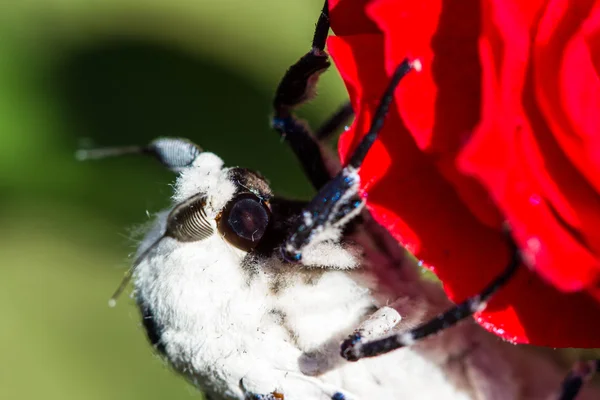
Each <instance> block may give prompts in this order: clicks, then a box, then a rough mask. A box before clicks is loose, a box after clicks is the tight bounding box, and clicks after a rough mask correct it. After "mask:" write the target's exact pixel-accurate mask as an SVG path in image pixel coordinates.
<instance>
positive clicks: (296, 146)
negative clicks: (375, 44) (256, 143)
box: [272, 1, 353, 190]
mask: <svg viewBox="0 0 600 400" xmlns="http://www.w3.org/2000/svg"><path fill="white" fill-rule="evenodd" d="M328 33H329V9H328V6H327V1H325V5H324V6H323V10H322V11H321V15H320V17H319V20H318V22H317V27H316V30H315V34H314V37H313V43H312V48H311V50H310V51H309V52H308V53H306V54H305V55H304V56H303V57H302V58H300V60H298V61H297V62H296V63H295V64H294V65H292V66H291V67H290V68H289V69H288V70H287V72H286V73H285V75H284V76H283V78H282V79H281V82H280V83H279V86H278V87H277V91H276V92H275V99H274V100H273V109H274V116H273V119H272V126H273V128H274V129H275V130H276V131H277V132H279V135H280V136H281V137H282V138H283V140H285V141H286V142H287V143H289V145H290V147H291V148H292V150H293V151H294V153H295V154H296V157H297V158H298V160H299V161H300V163H301V165H302V168H303V169H304V173H305V174H306V175H307V177H308V178H309V180H310V182H311V183H312V185H313V186H314V187H315V189H317V190H318V189H320V188H321V187H323V186H324V185H325V184H326V183H327V182H328V181H329V180H330V179H331V176H332V175H333V174H334V173H335V172H337V169H336V170H334V171H332V166H330V165H328V162H327V161H328V159H330V158H333V157H332V155H331V154H328V149H326V148H325V147H324V146H322V145H321V144H320V143H319V141H318V140H324V139H327V138H328V137H329V136H330V135H331V134H333V133H334V132H336V131H337V130H338V128H340V126H341V125H342V124H344V123H345V122H346V121H347V120H348V118H350V117H351V116H352V114H353V111H352V107H350V104H345V105H344V106H343V107H341V108H340V109H339V110H338V111H337V112H336V113H335V114H334V115H333V116H332V117H331V118H330V119H329V120H328V121H326V122H325V123H324V124H323V125H322V127H321V128H319V129H318V130H317V133H316V138H315V136H314V135H313V134H312V133H311V130H310V127H309V126H308V124H307V123H306V122H305V121H302V120H300V119H298V118H297V117H296V116H295V115H294V110H295V109H296V108H297V107H299V106H300V105H302V104H303V103H305V102H306V101H308V100H310V99H311V98H312V97H314V95H315V93H316V85H317V81H318V79H319V76H320V75H321V74H322V73H323V72H325V70H327V68H329V66H330V65H331V63H330V62H329V56H328V54H327V53H326V52H325V41H326V39H327V34H328ZM317 139H318V140H317ZM336 167H337V165H336Z"/></svg>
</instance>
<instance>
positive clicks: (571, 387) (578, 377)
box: [557, 360, 600, 400]
mask: <svg viewBox="0 0 600 400" xmlns="http://www.w3.org/2000/svg"><path fill="white" fill-rule="evenodd" d="M598 372H600V360H590V361H579V362H577V363H576V364H575V365H574V366H573V368H572V369H571V372H569V374H568V375H567V377H566V378H565V380H564V381H563V383H562V386H561V389H560V394H559V396H558V397H557V398H558V400H574V399H576V398H577V395H578V394H579V392H580V391H581V388H582V387H583V385H584V384H585V382H587V381H589V380H590V379H591V378H592V376H593V375H594V374H595V373H598Z"/></svg>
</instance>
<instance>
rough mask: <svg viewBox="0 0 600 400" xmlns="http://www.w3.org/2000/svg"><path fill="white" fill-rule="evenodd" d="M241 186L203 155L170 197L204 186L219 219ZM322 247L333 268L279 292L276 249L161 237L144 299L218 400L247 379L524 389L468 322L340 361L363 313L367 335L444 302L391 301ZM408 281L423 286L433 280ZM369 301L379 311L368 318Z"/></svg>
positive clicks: (303, 384) (268, 387)
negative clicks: (254, 257)
mask: <svg viewBox="0 0 600 400" xmlns="http://www.w3.org/2000/svg"><path fill="white" fill-rule="evenodd" d="M234 191H235V186H234V184H233V183H232V182H230V181H229V180H228V179H227V175H226V170H224V169H223V163H222V161H221V159H219V158H218V157H217V156H215V155H213V154H210V153H203V154H202V155H201V156H200V157H198V160H197V162H196V164H195V165H194V166H193V167H192V168H190V169H189V170H187V171H185V172H183V173H182V174H181V176H180V177H179V178H178V180H177V184H176V186H175V194H174V196H173V197H174V199H175V201H176V202H177V201H181V200H183V199H186V198H188V197H190V196H192V195H195V194H197V193H203V194H206V195H207V196H208V207H207V210H206V212H207V214H208V217H209V218H214V216H216V215H217V214H218V213H219V212H220V211H221V209H222V208H223V206H224V205H225V204H226V203H227V201H229V200H230V199H231V197H232V195H233V193H234ZM166 216H167V213H161V214H159V216H158V218H157V222H156V225H155V228H154V229H153V230H152V231H151V232H150V233H149V234H148V236H147V237H146V239H145V240H144V242H143V243H142V244H141V246H140V251H139V252H142V251H143V250H145V249H146V248H147V247H148V246H150V245H151V244H152V243H154V242H155V241H156V239H157V238H159V237H161V235H162V232H163V231H164V226H165V219H166ZM320 246H321V247H315V248H313V249H312V253H311V251H309V252H307V253H306V254H305V257H308V258H309V260H312V261H311V263H314V264H315V265H320V266H324V267H329V268H314V270H315V271H316V273H317V275H315V277H314V279H312V280H307V279H304V278H303V277H305V276H306V275H302V274H295V273H294V272H293V271H292V272H291V273H290V276H289V277H288V278H286V279H287V281H288V283H289V282H291V283H292V284H287V285H282V287H281V288H280V289H279V290H277V291H273V285H274V282H276V281H277V280H278V279H279V280H281V278H282V276H281V274H282V272H277V271H280V270H281V263H280V261H279V260H277V259H268V260H264V261H262V264H260V265H254V268H253V269H252V268H248V267H245V266H243V264H242V260H243V259H244V256H245V253H244V252H243V251H241V250H239V249H237V248H235V247H233V246H231V245H230V244H229V243H227V242H226V241H225V240H224V239H223V238H221V237H220V236H219V235H218V234H217V233H215V234H214V235H213V236H211V237H209V238H207V239H205V240H201V241H198V242H193V243H179V242H177V241H175V240H174V239H172V238H163V239H162V240H160V241H159V242H158V244H156V245H155V246H154V248H153V249H152V250H151V251H149V253H148V254H147V256H146V257H145V258H144V259H143V260H142V261H141V262H140V264H139V265H138V267H137V270H136V276H135V291H136V297H137V299H138V301H140V302H141V303H143V304H144V305H145V306H147V307H148V308H149V309H150V310H151V311H152V313H153V315H154V319H155V322H156V323H157V325H159V326H160V327H161V333H162V336H161V342H162V343H163V344H164V346H165V351H166V357H167V358H168V360H169V362H170V363H171V364H172V365H173V367H174V368H175V369H176V370H177V371H179V372H180V373H181V374H183V375H184V376H186V377H188V378H189V379H190V381H192V382H193V383H195V384H196V385H197V386H198V387H199V388H200V389H201V390H203V391H205V392H206V393H207V394H209V395H210V396H211V397H210V398H211V399H213V400H217V399H243V398H244V392H243V390H242V389H241V387H240V382H243V386H244V387H245V388H246V389H247V390H249V391H252V392H254V393H258V394H268V393H271V392H273V391H278V392H281V393H283V394H284V395H285V400H311V399H317V400H319V399H323V400H329V399H331V397H332V396H333V395H334V394H335V393H336V392H341V393H344V394H345V395H346V399H347V400H352V399H354V400H356V399H365V400H368V399H421V400H426V399H452V400H466V399H476V398H481V399H484V398H485V399H512V398H520V393H523V391H522V388H520V386H518V385H517V384H515V383H513V382H514V376H513V373H512V372H511V370H510V368H509V367H507V362H506V360H505V359H504V357H505V354H504V353H503V352H502V351H498V349H497V346H498V342H497V341H494V339H492V340H490V338H489V336H487V334H485V333H484V332H482V331H481V330H480V329H479V328H477V327H475V326H474V325H473V324H472V323H468V324H463V325H461V326H460V327H458V328H455V329H452V330H449V331H447V332H446V333H445V334H444V335H441V336H437V337H435V338H432V339H429V340H427V341H425V342H423V343H422V344H419V345H417V346H415V347H410V348H404V349H401V350H397V351H394V352H391V353H389V354H387V355H384V356H381V357H377V358H369V359H364V360H361V361H359V362H357V363H349V362H347V361H345V360H343V359H342V358H341V357H340V355H339V344H340V342H341V341H342V340H343V339H344V338H345V337H347V335H349V334H350V333H352V332H353V331H354V329H355V328H357V327H359V326H360V324H361V323H362V324H363V325H362V329H363V331H364V332H368V336H378V335H382V334H385V333H388V332H390V331H394V330H398V329H405V328H406V326H403V323H404V317H405V316H407V315H408V316H409V317H410V313H411V312H412V310H413V309H414V307H413V306H412V304H416V303H415V302H422V303H423V304H421V305H420V306H419V307H421V309H423V310H426V313H429V314H431V313H433V312H437V311H439V310H438V309H433V310H431V309H430V307H429V305H428V301H429V300H427V297H426V296H424V295H422V297H420V298H415V297H414V296H413V297H407V298H401V299H400V300H399V301H397V302H396V303H394V308H393V309H392V308H389V307H383V306H385V304H382V303H383V302H384V301H385V300H383V301H382V300H381V298H382V297H381V296H375V293H373V292H372V291H371V289H370V288H369V287H370V286H371V283H370V281H369V280H368V279H362V278H361V276H360V275H356V273H351V272H348V271H342V270H341V269H349V268H355V267H356V264H357V258H356V257H355V256H354V255H352V254H350V253H349V252H347V251H346V250H344V249H343V248H342V247H341V246H340V245H336V244H333V243H328V244H321V245H320ZM311 257H312V259H311ZM319 260H320V261H319ZM331 267H333V268H331ZM298 268H307V267H304V266H298ZM368 282H369V283H368ZM402 284H404V285H405V286H406V287H407V288H408V289H409V290H411V291H412V292H414V293H417V295H419V293H421V289H420V288H421V287H422V288H425V287H432V285H424V284H422V283H420V282H419V281H416V282H403V283H402ZM423 290H425V289H423ZM411 296H412V295H411ZM373 306H377V307H383V308H382V309H381V310H382V311H379V312H378V314H375V316H374V317H373V318H371V319H369V320H367V317H368V316H369V314H368V310H370V309H371V308H372V307H373ZM444 306H447V303H444ZM274 311H276V312H274ZM409 319H410V318H409ZM291 333H293V334H291ZM509 353H510V352H509ZM523 365H526V363H523ZM535 370H536V371H540V368H539V366H537V365H536V367H535ZM557 379H558V376H557ZM494 394H496V396H494ZM505 395H506V396H505ZM523 398H525V397H523Z"/></svg>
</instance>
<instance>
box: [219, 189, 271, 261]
mask: <svg viewBox="0 0 600 400" xmlns="http://www.w3.org/2000/svg"><path fill="white" fill-rule="evenodd" d="M270 219H271V213H270V211H269V209H268V208H267V206H266V205H265V204H264V203H263V202H262V201H261V200H260V199H259V198H258V197H256V196H255V195H253V194H250V193H244V194H241V195H238V196H236V197H235V198H234V199H233V200H231V201H230V202H229V203H228V204H227V205H226V206H225V210H224V211H223V214H222V215H221V218H220V219H219V222H218V228H219V231H220V232H221V234H222V235H223V237H224V238H225V240H227V241H228V242H229V243H231V244H232V245H234V246H236V247H238V248H240V249H242V250H245V251H249V250H251V249H253V248H255V247H256V246H257V245H258V243H259V242H260V239H261V238H262V237H263V235H264V234H265V231H266V230H267V226H268V225H269V220H270Z"/></svg>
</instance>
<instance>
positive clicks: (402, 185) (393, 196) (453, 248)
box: [328, 1, 600, 347]
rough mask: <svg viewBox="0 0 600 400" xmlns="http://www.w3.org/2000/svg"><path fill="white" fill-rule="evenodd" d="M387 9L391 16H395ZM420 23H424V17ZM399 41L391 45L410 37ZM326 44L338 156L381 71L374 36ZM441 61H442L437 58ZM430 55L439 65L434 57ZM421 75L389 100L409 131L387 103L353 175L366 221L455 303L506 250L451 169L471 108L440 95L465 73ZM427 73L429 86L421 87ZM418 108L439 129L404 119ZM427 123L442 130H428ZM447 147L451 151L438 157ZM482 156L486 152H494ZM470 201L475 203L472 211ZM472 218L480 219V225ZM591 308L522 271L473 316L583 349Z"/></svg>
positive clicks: (591, 332)
mask: <svg viewBox="0 0 600 400" xmlns="http://www.w3.org/2000/svg"><path fill="white" fill-rule="evenodd" d="M383 3H384V2H383V1H382V4H383ZM384 15H385V14H384ZM388 15H394V16H395V18H396V17H398V15H400V14H398V13H395V14H388ZM394 21H396V20H394ZM380 23H381V21H380ZM382 25H383V24H382ZM395 25H396V26H400V25H403V24H400V23H396V24H395ZM424 25H427V24H426V23H425V22H424ZM390 29H391V25H390ZM396 29H397V28H396ZM386 32H387V30H386ZM336 33H338V34H339V32H336ZM430 36H431V35H430ZM410 37H411V38H412V35H411V36H410ZM403 39H404V40H403V41H402V42H401V43H400V44H398V45H399V46H404V45H405V44H404V43H406V42H410V41H407V40H405V38H403ZM448 40H450V39H448ZM328 45H329V50H330V52H331V54H332V57H333V59H334V61H335V62H336V65H337V66H338V68H339V70H340V73H341V74H342V77H343V78H344V80H345V81H346V84H347V86H348V90H349V92H350V96H351V100H352V102H353V105H354V107H355V111H356V112H357V115H358V117H357V120H356V121H355V123H354V124H353V127H352V129H351V130H350V131H349V132H347V133H346V134H344V135H343V136H342V138H341V140H340V153H341V157H342V159H344V158H345V157H346V156H347V155H348V153H349V152H350V151H351V149H352V148H353V147H354V145H355V144H356V141H357V140H358V135H361V134H364V132H366V128H367V127H368V124H369V122H370V118H371V115H372V114H373V111H374V109H375V107H376V104H377V100H376V99H377V98H378V96H380V94H381V93H382V91H383V87H385V84H386V83H387V79H388V78H387V74H386V72H385V70H384V62H383V49H382V43H381V37H380V36H379V35H368V36H367V35H365V36H362V37H337V38H330V40H329V43H328ZM388 47H389V46H388ZM386 50H388V49H387V48H386ZM417 50H419V49H418V48H417ZM425 50H427V49H425ZM425 53H426V51H423V54H425ZM451 59H452V57H449V58H446V60H447V62H448V61H450V60H451ZM438 60H439V61H440V62H441V61H443V60H444V57H438ZM454 65H455V63H454V64H452V63H450V65H443V64H442V65H440V67H439V68H440V70H442V71H444V70H445V71H449V70H452V67H453V66H454ZM444 67H445V68H444ZM424 74H425V76H424V77H422V76H418V75H415V74H411V75H410V76H409V77H407V78H406V79H405V81H404V82H403V83H402V84H401V88H400V89H399V90H400V93H401V94H402V95H403V97H401V98H400V99H399V100H400V105H399V107H398V108H399V110H400V112H401V113H402V116H403V117H405V120H406V121H407V124H408V126H409V127H410V132H409V130H408V129H407V126H405V125H404V123H403V121H402V120H401V119H400V118H399V114H398V111H396V110H392V111H391V113H390V115H389V117H388V119H387V120H386V124H385V127H384V129H383V131H382V132H381V136H380V139H379V140H378V142H377V143H376V144H375V145H374V147H373V148H372V150H371V151H370V153H369V155H368V156H367V159H366V160H365V164H364V167H363V168H362V169H361V176H362V178H363V182H366V184H367V187H366V189H367V190H368V196H369V197H368V199H369V202H368V204H369V207H370V209H371V211H372V212H373V214H374V216H375V218H377V219H378V221H379V222H381V223H383V224H384V226H386V227H387V228H388V229H390V231H391V232H392V234H394V236H395V237H396V238H397V239H398V240H399V241H400V242H402V243H403V244H406V245H407V247H409V249H410V250H411V251H412V252H413V253H415V254H416V255H417V256H418V257H420V258H421V259H423V260H425V262H427V263H428V264H431V265H434V266H435V272H436V273H437V274H438V276H439V277H440V279H441V280H442V281H443V282H444V284H445V287H446V289H447V290H448V292H449V293H450V295H451V296H452V297H453V298H454V299H456V300H461V299H463V298H465V297H466V296H469V295H473V294H475V293H477V292H479V291H480V290H481V289H482V288H483V287H484V286H485V285H486V284H487V283H488V282H489V281H491V280H492V279H493V277H494V276H496V275H497V274H498V273H499V272H500V271H501V270H502V269H503V268H504V266H505V263H506V259H507V258H508V255H507V252H506V247H505V243H504V238H503V236H502V234H501V233H500V232H499V230H498V229H497V226H498V224H497V221H498V219H497V213H496V210H495V209H494V208H493V207H490V205H489V203H488V202H487V201H488V200H487V197H485V196H484V195H483V192H482V191H481V188H479V187H478V186H477V185H476V184H474V183H473V182H472V181H471V180H469V179H468V178H465V177H464V176H461V174H460V172H459V171H456V167H455V166H454V159H453V157H454V153H455V152H456V151H458V150H460V148H461V145H462V143H461V140H459V139H457V135H458V132H460V128H461V127H463V128H464V127H465V126H471V127H472V124H473V122H472V120H470V119H469V118H465V116H469V115H472V113H473V111H472V110H470V111H469V110H460V108H456V107H457V105H456V104H454V103H453V102H452V101H450V100H451V99H450V97H451V96H450V94H451V93H452V91H457V90H458V89H457V86H456V85H455V84H456V82H460V81H461V79H466V77H465V76H462V77H461V72H460V71H457V75H454V76H453V75H452V74H448V75H446V77H444V74H443V73H441V75H440V73H437V74H436V72H435V70H434V71H433V72H431V71H429V72H428V71H427V70H426V71H425V73H424ZM440 77H444V79H440ZM447 77H449V78H447ZM436 79H437V80H436ZM428 80H429V82H430V83H429V84H426V82H427V81H428ZM467 80H468V79H467ZM419 82H420V83H419ZM417 83H419V84H417ZM453 84H454V86H453ZM419 90H422V91H424V92H425V93H419ZM442 90H447V95H445V96H441V95H440V94H439V92H441V91H442ZM406 92H408V93H406ZM459 95H460V96H465V100H464V102H463V101H462V100H461V101H457V102H456V103H458V104H459V105H460V104H467V105H468V104H473V103H470V102H469V98H468V97H469V92H468V91H467V93H459V94H457V96H459ZM407 96H408V98H411V99H415V102H416V103H417V105H419V107H417V106H416V105H414V104H413V107H412V108H411V107H410V105H406V104H404V103H402V99H406V98H407ZM440 98H442V99H444V102H441V101H440V100H439V99H440ZM461 98H462V97H461ZM432 99H433V101H432ZM448 102H450V103H452V104H451V107H454V109H455V110H456V112H457V113H462V114H460V115H461V117H458V118H456V119H452V118H451V117H449V115H450V116H451V113H448V112H447V111H446V110H445V109H444V107H445V106H446V104H448ZM421 110H422V112H423V113H424V114H426V115H427V113H429V114H428V115H431V117H430V118H431V119H432V120H433V119H435V118H437V119H438V120H439V119H440V118H441V117H440V116H444V118H450V120H449V121H450V122H449V124H448V126H449V127H448V128H439V127H437V126H435V124H434V126H433V127H427V123H429V125H431V122H428V121H427V119H422V120H419V117H418V116H417V117H415V116H414V115H415V114H417V113H418V112H421ZM469 112H470V113H471V114H469ZM469 123H470V124H471V125H469ZM438 125H439V124H438ZM421 128H422V129H421ZM419 129H421V130H419ZM436 130H437V131H439V132H441V133H442V134H440V135H438V136H435V135H433V134H431V132H434V131H436ZM415 132H416V133H415ZM411 134H412V135H411ZM413 135H414V138H413ZM428 135H429V136H428ZM438 137H439V138H441V139H440V140H438ZM423 138H428V139H427V140H422V139H423ZM432 149H433V150H436V151H437V154H436V153H435V151H433V150H432ZM452 150H454V153H452V154H451V155H448V153H449V152H450V151H452ZM427 152H429V153H427ZM431 153H433V154H434V155H437V157H434V156H432V154H431ZM488 156H489V157H490V158H492V159H494V157H495V156H494V154H489V155H488ZM440 159H441V160H440ZM492 161H493V160H492ZM500 161H501V157H500ZM499 175H500V177H502V174H501V173H500V174H499ZM469 189H470V190H469ZM478 202H479V203H483V204H484V206H481V207H480V208H477V207H476V203H478ZM490 210H491V211H490ZM474 213H475V214H476V215H477V217H476V216H475V214H474ZM478 217H479V218H478ZM481 220H483V221H486V223H487V226H486V224H483V223H482V222H481ZM579 311H581V313H580V312H579ZM598 311H599V310H598V308H597V306H596V305H595V304H594V303H593V302H591V301H590V298H589V297H588V296H587V295H585V294H573V295H564V294H562V293H559V292H557V291H556V290H555V289H553V288H552V287H550V286H546V284H544V283H542V282H541V281H540V280H539V278H538V277H537V276H536V275H535V274H533V273H531V272H529V271H527V270H526V269H523V270H522V271H521V272H520V274H519V276H518V277H517V278H516V279H515V280H514V281H513V282H511V283H510V284H509V285H508V286H507V287H506V288H505V289H503V290H502V292H501V293H500V294H499V295H498V296H497V297H495V298H494V301H492V302H491V304H490V306H489V308H488V309H487V310H486V312H485V313H482V315H481V316H480V318H479V322H480V323H482V324H483V325H484V326H485V327H486V328H487V329H490V330H492V331H495V332H496V333H497V334H499V335H500V336H502V337H504V338H505V339H508V340H513V341H517V342H525V343H527V342H531V343H534V344H539V345H548V346H558V347H560V346H581V347H592V346H598V345H600V335H598V334H597V332H598V330H599V329H600V325H599V324H600V322H598V323H597V325H595V326H590V321H589V318H588V317H587V316H589V315H596V314H597V313H598ZM596 321H598V320H596ZM594 323H596V322H594ZM549 327H551V328H550V330H549Z"/></svg>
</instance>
